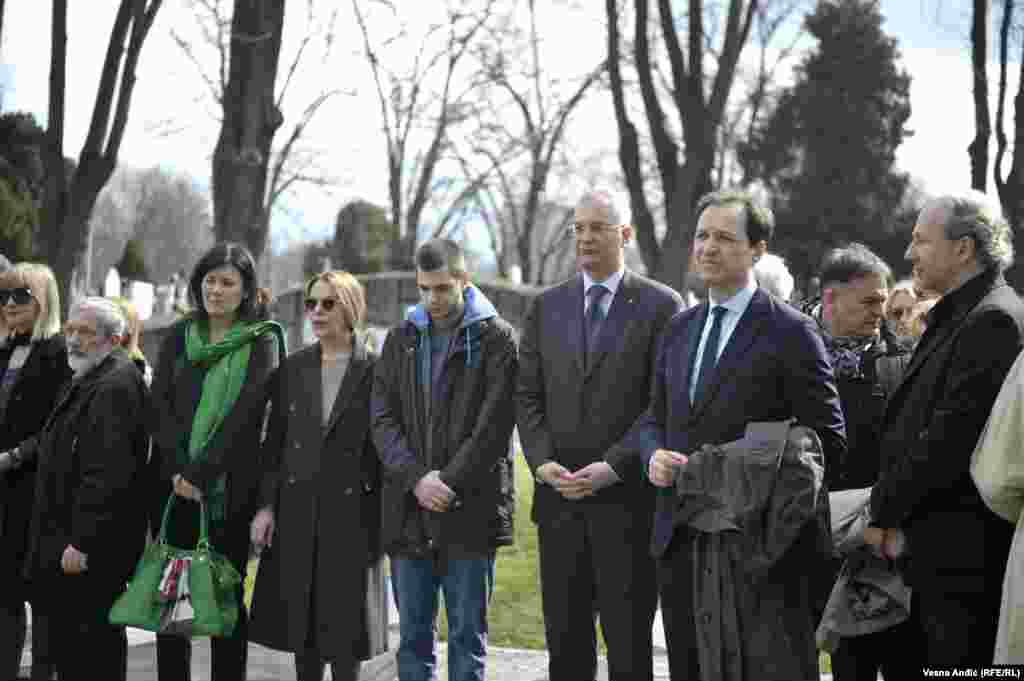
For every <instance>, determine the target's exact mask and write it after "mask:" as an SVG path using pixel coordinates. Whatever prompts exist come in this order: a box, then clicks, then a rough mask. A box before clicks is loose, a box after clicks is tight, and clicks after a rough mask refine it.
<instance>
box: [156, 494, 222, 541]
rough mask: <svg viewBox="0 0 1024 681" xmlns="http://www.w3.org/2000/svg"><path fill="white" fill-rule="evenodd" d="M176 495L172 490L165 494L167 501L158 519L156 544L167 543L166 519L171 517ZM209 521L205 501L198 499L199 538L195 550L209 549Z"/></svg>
mask: <svg viewBox="0 0 1024 681" xmlns="http://www.w3.org/2000/svg"><path fill="white" fill-rule="evenodd" d="M177 498H178V495H177V494H174V493H173V492H172V493H171V494H169V495H168V496H167V503H166V504H164V515H163V519H162V520H161V521H160V534H159V535H157V538H156V541H157V543H158V544H167V521H168V520H169V519H170V517H171V507H172V506H174V503H175V501H176V500H177ZM209 525H210V521H209V511H208V510H207V508H206V502H205V501H203V500H202V499H200V500H199V539H198V541H196V550H197V551H200V550H201V551H209V550H210V528H209Z"/></svg>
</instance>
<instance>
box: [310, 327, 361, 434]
mask: <svg viewBox="0 0 1024 681" xmlns="http://www.w3.org/2000/svg"><path fill="white" fill-rule="evenodd" d="M366 365H367V362H366V336H365V335H364V334H363V333H361V332H360V333H357V334H356V335H355V337H354V338H353V339H352V359H351V360H349V364H348V369H347V370H346V371H345V378H343V379H342V381H341V387H340V388H339V389H338V396H337V397H336V398H335V399H334V406H333V407H332V408H331V417H330V419H329V420H328V421H327V427H326V428H324V438H326V437H327V436H328V435H329V434H330V433H331V431H332V430H333V429H334V427H335V426H336V425H338V420H339V419H340V418H341V415H342V414H343V413H344V412H345V408H346V407H347V406H348V404H349V402H351V401H352V395H353V394H354V393H355V391H356V388H357V387H359V384H360V383H362V380H363V374H365V373H366V368H367V366H366ZM322 394H323V389H322V388H321V395H322ZM321 399H323V398H321Z"/></svg>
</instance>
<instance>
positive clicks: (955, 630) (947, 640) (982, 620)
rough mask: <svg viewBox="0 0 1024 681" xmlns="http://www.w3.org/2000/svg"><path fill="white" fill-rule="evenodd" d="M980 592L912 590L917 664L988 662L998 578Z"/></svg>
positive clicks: (994, 626)
mask: <svg viewBox="0 0 1024 681" xmlns="http://www.w3.org/2000/svg"><path fill="white" fill-rule="evenodd" d="M986 586H987V588H986V590H985V591H982V592H980V593H946V592H941V591H929V590H924V591H922V590H916V591H914V595H913V596H912V597H911V601H910V611H911V617H912V618H913V619H914V621H915V623H916V625H917V627H918V630H919V631H920V633H921V637H922V641H923V646H922V654H921V656H920V660H919V666H923V665H925V664H929V665H942V666H953V665H955V666H972V667H977V666H988V665H991V664H992V658H993V656H994V655H995V647H996V632H997V630H998V628H999V604H1000V600H1001V598H1002V582H1001V581H998V580H996V579H990V580H988V583H987V584H986Z"/></svg>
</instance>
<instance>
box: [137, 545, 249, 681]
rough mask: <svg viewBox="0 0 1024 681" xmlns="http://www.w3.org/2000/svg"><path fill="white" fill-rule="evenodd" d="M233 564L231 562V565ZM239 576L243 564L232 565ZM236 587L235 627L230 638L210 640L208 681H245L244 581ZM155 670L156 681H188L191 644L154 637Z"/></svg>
mask: <svg viewBox="0 0 1024 681" xmlns="http://www.w3.org/2000/svg"><path fill="white" fill-rule="evenodd" d="M232 562H233V563H234V562H235V561H232ZM235 568H236V569H238V571H239V573H240V574H242V575H244V574H245V564H244V563H243V564H242V565H238V564H237V563H236V564H235ZM242 584H243V585H242V586H239V587H238V594H237V597H238V603H239V607H238V624H236V625H235V630H234V631H233V632H232V633H231V636H229V637H227V638H211V639H209V641H210V644H209V645H210V657H211V662H210V678H211V679H212V680H213V681H245V667H246V664H247V663H248V660H249V640H248V639H249V636H248V630H249V617H248V615H247V613H246V610H245V606H244V605H243V604H242V603H243V601H242V597H243V594H244V591H245V588H244V584H245V580H244V579H243V580H242ZM156 668H157V679H159V681H191V679H192V641H191V640H189V639H187V638H182V637H180V636H165V635H162V634H158V635H157V637H156Z"/></svg>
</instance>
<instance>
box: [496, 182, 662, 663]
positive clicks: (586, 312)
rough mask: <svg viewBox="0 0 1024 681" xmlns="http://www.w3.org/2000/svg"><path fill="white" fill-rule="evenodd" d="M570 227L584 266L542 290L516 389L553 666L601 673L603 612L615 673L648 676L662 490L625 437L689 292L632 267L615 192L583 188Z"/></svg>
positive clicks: (524, 340) (525, 336) (529, 319)
mask: <svg viewBox="0 0 1024 681" xmlns="http://www.w3.org/2000/svg"><path fill="white" fill-rule="evenodd" d="M570 229H571V230H572V235H573V238H574V239H575V243H576V257H577V261H578V262H579V264H580V270H581V273H580V274H579V275H577V276H575V277H573V278H572V279H569V280H568V281H566V282H564V283H562V284H559V285H558V286H554V287H552V288H550V289H548V290H547V291H545V292H543V293H541V294H540V295H539V296H537V298H536V299H535V300H534V302H533V305H532V306H531V308H530V310H529V312H528V314H527V316H526V319H525V321H524V323H523V333H522V337H521V338H520V350H519V352H520V357H519V377H518V387H517V390H516V406H517V416H518V418H517V422H518V425H519V435H520V437H521V439H522V442H523V451H524V453H525V455H526V459H527V461H528V462H529V464H530V468H531V469H532V470H533V472H534V477H535V480H536V486H535V493H534V498H533V520H534V522H536V523H537V534H538V538H539V548H540V580H541V595H542V598H543V609H544V629H545V634H546V636H547V644H548V650H549V653H550V658H551V659H550V663H549V676H550V679H551V681H594V676H595V674H596V671H597V643H596V635H595V628H594V617H595V615H597V614H599V615H600V621H601V629H602V632H603V633H604V639H605V641H606V642H607V644H608V667H609V678H610V679H611V681H627V680H628V681H650V679H651V678H652V675H653V670H652V643H651V628H652V624H653V621H654V612H655V607H656V604H657V599H658V593H657V587H656V579H655V570H654V561H653V560H652V558H651V556H650V553H649V552H648V550H647V537H648V536H649V535H650V531H651V530H650V528H651V519H652V517H653V510H654V490H653V488H651V486H650V485H648V484H647V483H646V482H645V481H644V479H643V473H642V472H641V471H640V461H639V459H638V458H637V457H636V456H635V454H634V453H632V452H630V451H629V450H626V449H623V448H622V447H620V446H619V441H620V440H621V439H622V437H623V436H624V435H625V434H626V433H627V432H628V431H629V429H630V426H632V425H633V422H634V421H636V419H637V417H639V416H640V414H641V413H642V412H643V410H644V408H645V407H646V406H647V400H648V397H649V395H650V379H651V368H652V366H653V360H654V350H655V347H656V343H657V338H658V334H659V333H660V332H661V330H662V328H664V326H665V324H666V323H667V322H668V320H669V318H670V317H672V315H674V314H675V313H676V312H678V311H679V310H680V309H681V307H682V299H681V298H680V296H679V294H677V293H676V292H675V291H673V290H672V289H670V288H668V287H667V286H664V285H662V284H659V283H657V282H653V281H651V280H649V279H646V278H644V277H641V276H639V275H637V274H634V273H633V272H630V271H629V270H627V269H626V267H625V264H624V259H623V248H624V247H625V245H626V244H627V243H628V242H629V240H630V239H631V238H632V236H633V230H632V227H631V226H630V225H629V224H627V223H626V221H625V220H624V219H623V216H622V215H621V214H620V213H619V211H618V210H617V209H616V206H615V205H614V202H613V201H612V199H611V196H610V195H609V194H608V193H606V192H602V191H593V192H589V193H588V194H586V195H585V196H584V197H583V198H582V199H581V200H580V202H579V204H578V205H577V207H576V210H575V216H574V221H573V224H572V226H571V227H570Z"/></svg>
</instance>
